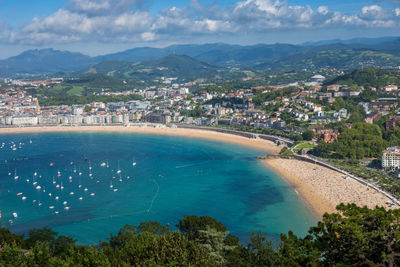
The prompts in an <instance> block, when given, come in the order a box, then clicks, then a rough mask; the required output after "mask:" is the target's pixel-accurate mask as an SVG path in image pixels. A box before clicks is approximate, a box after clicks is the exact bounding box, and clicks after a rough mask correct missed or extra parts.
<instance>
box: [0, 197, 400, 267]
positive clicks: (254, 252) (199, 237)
mask: <svg viewBox="0 0 400 267" xmlns="http://www.w3.org/2000/svg"><path fill="white" fill-rule="evenodd" d="M337 209H338V212H339V213H338V214H327V213H326V214H325V215H324V216H323V219H322V221H321V222H319V223H318V224H317V225H316V226H314V227H311V228H310V230H309V231H308V234H307V235H306V236H305V237H302V238H301V237H298V236H296V235H295V234H294V233H292V232H289V233H288V234H281V242H280V244H275V245H273V244H272V242H270V241H269V240H268V239H267V238H266V235H265V234H263V233H261V232H259V233H253V234H252V235H251V237H250V242H249V243H248V244H247V245H242V244H240V242H239V239H238V238H237V237H235V236H233V235H231V234H229V233H228V232H227V229H226V227H225V226H224V225H223V224H222V223H220V222H218V221H216V220H215V219H213V218H211V217H207V216H203V217H197V216H185V217H184V218H183V219H181V220H180V221H179V223H178V225H177V228H178V229H179V231H178V230H177V231H172V230H171V229H170V227H169V226H164V225H161V224H160V223H157V222H151V221H150V222H146V223H141V224H140V225H139V226H131V225H126V226H124V227H123V228H122V229H121V230H120V231H119V233H118V234H117V235H116V236H114V235H111V236H110V238H109V239H108V241H104V242H101V241H100V242H99V244H98V245H97V246H89V247H87V246H83V245H77V244H76V243H75V240H73V239H72V238H70V237H67V236H62V235H60V236H59V235H58V234H57V233H56V232H54V231H52V230H51V229H48V228H43V229H39V230H31V231H30V232H29V235H28V237H27V238H24V237H23V236H20V235H16V234H13V233H11V232H10V231H9V230H8V229H6V228H1V229H0V245H1V247H2V249H1V251H0V265H1V266H399V265H400V241H399V239H400V210H399V209H398V210H389V211H388V210H385V209H384V208H378V207H377V208H375V209H373V210H371V209H368V208H366V207H364V208H361V207H357V206H356V205H354V204H349V205H343V204H342V205H339V206H338V207H337Z"/></svg>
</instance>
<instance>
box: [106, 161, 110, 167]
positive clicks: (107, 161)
mask: <svg viewBox="0 0 400 267" xmlns="http://www.w3.org/2000/svg"><path fill="white" fill-rule="evenodd" d="M106 167H107V168H110V165H109V164H108V160H107V165H106Z"/></svg>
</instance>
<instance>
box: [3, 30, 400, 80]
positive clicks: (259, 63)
mask: <svg viewBox="0 0 400 267" xmlns="http://www.w3.org/2000/svg"><path fill="white" fill-rule="evenodd" d="M399 65H400V38H396V37H383V38H357V39H350V40H328V41H320V42H314V43H303V44H300V45H293V44H280V43H277V44H257V45H249V46H242V45H230V44H224V43H215V44H199V45H197V44H188V45H172V46H168V47H165V48H152V47H138V48H133V49H129V50H126V51H122V52H118V53H112V54H107V55H101V56H96V57H90V56H87V55H84V54H81V53H77V52H68V51H59V50H54V49H51V48H50V49H40V50H39V49H35V50H27V51H25V52H23V53H21V54H20V55H17V56H14V57H10V58H7V59H3V60H0V77H14V76H18V75H39V74H50V73H58V72H79V73H85V72H89V73H91V72H92V73H93V72H94V73H105V74H110V73H113V74H115V75H116V76H124V77H125V78H129V77H131V76H132V75H134V76H135V77H136V76H137V75H139V74H143V70H146V69H148V72H151V73H153V72H156V74H157V71H158V72H162V71H163V70H165V69H166V68H167V69H168V70H169V74H170V75H175V76H179V75H182V73H184V75H185V76H186V77H187V78H195V76H199V75H200V76H204V75H205V76H209V74H210V73H211V72H214V73H215V71H217V70H227V69H230V68H232V67H237V68H241V69H255V70H272V71H274V70H276V71H289V70H298V69H315V68H330V67H334V68H344V69H356V68H362V67H368V66H373V67H382V68H393V67H397V66H399ZM160 69H161V70H160ZM141 71H142V72H141ZM196 73H197V74H196ZM139 76H140V75H139ZM155 76H156V75H155Z"/></svg>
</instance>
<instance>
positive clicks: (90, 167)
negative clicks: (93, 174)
mask: <svg viewBox="0 0 400 267" xmlns="http://www.w3.org/2000/svg"><path fill="white" fill-rule="evenodd" d="M91 169H92V165H91V164H90V161H89V170H91Z"/></svg>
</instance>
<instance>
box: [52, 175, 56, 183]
mask: <svg viewBox="0 0 400 267" xmlns="http://www.w3.org/2000/svg"><path fill="white" fill-rule="evenodd" d="M53 184H56V181H55V180H54V176H53Z"/></svg>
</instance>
